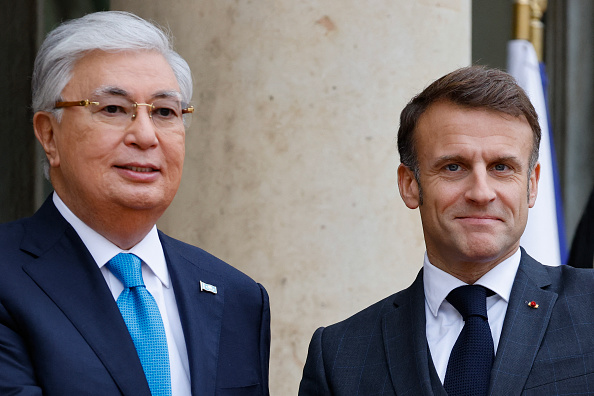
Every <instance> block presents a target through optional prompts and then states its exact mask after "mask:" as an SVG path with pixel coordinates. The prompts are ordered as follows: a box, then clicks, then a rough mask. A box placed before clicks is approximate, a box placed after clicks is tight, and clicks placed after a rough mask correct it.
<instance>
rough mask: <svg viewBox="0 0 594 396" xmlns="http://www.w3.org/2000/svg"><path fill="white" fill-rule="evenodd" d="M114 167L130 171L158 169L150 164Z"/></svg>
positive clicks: (154, 170)
mask: <svg viewBox="0 0 594 396" xmlns="http://www.w3.org/2000/svg"><path fill="white" fill-rule="evenodd" d="M116 168H119V169H125V170H130V171H132V172H157V171H158V170H159V169H157V168H155V167H152V166H137V165H116Z"/></svg>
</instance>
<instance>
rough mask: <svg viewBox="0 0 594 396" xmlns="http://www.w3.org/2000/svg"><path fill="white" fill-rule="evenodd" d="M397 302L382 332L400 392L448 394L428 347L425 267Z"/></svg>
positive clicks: (394, 383)
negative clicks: (424, 289)
mask: <svg viewBox="0 0 594 396" xmlns="http://www.w3.org/2000/svg"><path fill="white" fill-rule="evenodd" d="M394 305H395V306H396V309H395V310H393V311H392V312H389V313H388V314H386V315H385V316H384V318H383V323H382V331H383V337H384V345H385V351H386V356H387V360H388V365H389V368H390V377H391V379H392V384H393V385H394V389H395V390H396V394H398V395H404V394H410V395H433V394H443V395H445V391H444V390H443V387H442V386H441V383H440V382H439V379H438V377H437V373H435V372H434V371H435V369H434V368H433V363H432V362H431V361H430V353H429V347H428V346H427V337H426V333H425V293H424V291H423V271H422V270H421V271H420V272H419V275H418V276H417V278H416V279H415V281H414V282H413V284H412V285H411V286H410V287H409V288H408V289H406V290H403V291H402V292H400V293H398V294H397V295H396V298H395V301H394ZM411 359H412V360H411ZM430 368H431V369H432V370H433V373H432V372H430ZM432 379H433V381H432ZM435 381H437V382H435Z"/></svg>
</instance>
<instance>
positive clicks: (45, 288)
mask: <svg viewBox="0 0 594 396" xmlns="http://www.w3.org/2000/svg"><path fill="white" fill-rule="evenodd" d="M159 237H160V239H161V243H162V245H163V250H164V251H165V258H166V261H167V267H168V269H169V274H170V277H171V281H172V284H173V287H174V291H175V298H176V301H177V305H178V309H179V314H180V318H181V324H182V328H183V331H184V337H185V341H186V346H187V352H188V358H189V369H190V377H191V387H192V394H193V395H200V396H202V395H268V359H269V353H270V310H269V305H268V295H267V294H266V291H265V289H264V288H263V287H262V286H261V285H259V284H257V283H255V282H254V281H253V280H251V279H250V278H248V277H247V276H246V275H244V274H242V273H241V272H239V271H238V270H236V269H234V268H233V267H231V266H229V265H227V264H225V263H224V262H222V261H220V260H218V259H217V258H215V257H213V256H211V255H210V254H208V253H206V252H204V251H203V250H201V249H198V248H196V247H193V246H190V245H187V244H185V243H182V242H180V241H177V240H175V239H173V238H170V237H168V236H166V235H165V234H163V233H161V232H159ZM200 281H204V282H205V283H208V284H211V285H215V286H216V287H217V294H213V293H209V292H201V291H200V285H199V283H200ZM42 393H43V394H44V395H49V396H51V395H60V396H67V395H101V396H106V395H129V396H143V395H145V396H150V391H149V388H148V385H147V382H146V378H145V376H144V372H143V371H142V366H141V364H140V360H139V358H138V355H137V354H136V350H135V348H134V344H133V342H132V339H131V337H130V335H129V333H128V330H127V328H126V325H125V323H124V320H123V318H122V316H121V314H120V312H119V310H118V307H117V305H116V302H115V301H114V299H113V296H112V294H111V292H110V290H109V288H108V287H107V284H106V282H105V280H104V278H103V276H102V274H101V271H100V269H99V268H98V266H97V264H96V263H95V262H94V260H93V258H92V256H91V255H90V253H89V252H88V250H87V249H86V247H85V246H84V244H83V243H82V241H81V240H80V238H79V237H78V234H77V233H76V232H75V231H74V229H73V228H72V227H71V226H70V224H69V223H68V222H67V221H66V220H65V219H64V218H63V217H62V216H61V215H60V213H59V212H58V210H57V209H56V207H55V206H54V204H53V202H52V200H51V197H50V198H49V199H48V200H47V201H46V202H45V204H44V205H43V206H42V207H41V208H40V209H39V210H38V211H37V213H35V215H34V216H33V217H31V218H27V219H22V220H18V221H16V222H12V223H7V224H2V225H0V395H8V394H11V395H13V394H18V395H41V394H42Z"/></svg>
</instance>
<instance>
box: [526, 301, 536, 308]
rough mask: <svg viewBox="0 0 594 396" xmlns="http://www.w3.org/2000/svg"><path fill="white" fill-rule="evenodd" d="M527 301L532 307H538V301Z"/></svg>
mask: <svg viewBox="0 0 594 396" xmlns="http://www.w3.org/2000/svg"><path fill="white" fill-rule="evenodd" d="M527 303H528V306H529V307H530V308H534V309H536V308H538V304H537V303H536V301H530V302H527Z"/></svg>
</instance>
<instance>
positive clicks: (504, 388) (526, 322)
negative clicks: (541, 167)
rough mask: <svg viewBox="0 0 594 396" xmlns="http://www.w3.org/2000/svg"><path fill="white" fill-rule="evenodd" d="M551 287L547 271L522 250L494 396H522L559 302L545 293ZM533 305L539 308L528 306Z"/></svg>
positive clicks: (496, 370)
mask: <svg viewBox="0 0 594 396" xmlns="http://www.w3.org/2000/svg"><path fill="white" fill-rule="evenodd" d="M550 284H551V282H550V278H549V276H548V273H547V271H546V269H545V268H543V266H542V265H541V264H540V263H538V262H537V261H535V260H534V259H532V258H531V257H530V256H528V255H527V254H526V252H525V251H524V250H523V249H522V259H521V261H520V266H519V268H518V272H517V274H516V278H515V280H514V285H513V287H512V291H511V295H510V300H509V303H508V307H507V312H506V314H505V321H504V323H503V329H502V331H501V338H500V341H499V347H498V348H497V355H496V357H495V362H494V363H493V370H492V371H491V385H490V389H491V392H490V394H491V395H519V394H521V393H522V390H523V388H524V385H525V383H526V379H527V378H528V374H529V373H530V370H531V368H532V364H533V362H534V358H535V357H536V354H537V352H538V348H539V346H540V344H541V342H542V339H543V337H544V334H545V331H546V328H547V325H548V323H549V319H550V317H551V313H552V310H553V306H554V305H555V301H557V294H556V293H553V292H549V291H546V290H543V289H544V288H545V287H546V286H549V285H550ZM531 301H535V302H536V303H537V304H538V308H531V307H530V306H528V303H529V302H531Z"/></svg>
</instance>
